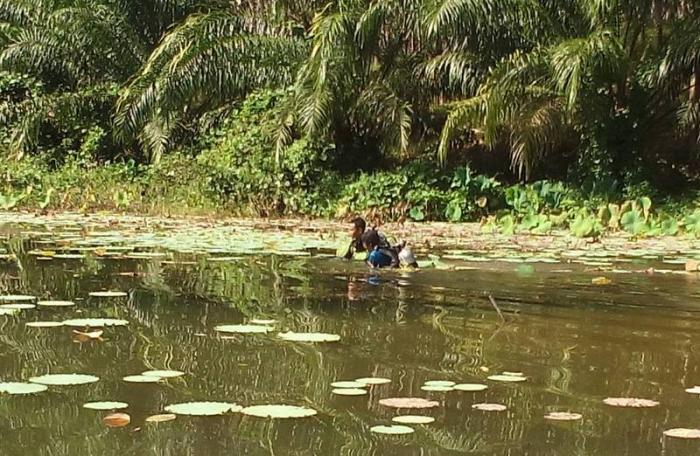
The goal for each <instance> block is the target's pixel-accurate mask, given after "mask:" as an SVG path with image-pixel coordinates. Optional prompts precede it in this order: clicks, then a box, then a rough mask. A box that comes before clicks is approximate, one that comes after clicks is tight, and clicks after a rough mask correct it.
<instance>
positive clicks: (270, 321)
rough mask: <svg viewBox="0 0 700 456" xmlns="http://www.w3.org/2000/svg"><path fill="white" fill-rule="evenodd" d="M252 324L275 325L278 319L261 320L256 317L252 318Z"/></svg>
mask: <svg viewBox="0 0 700 456" xmlns="http://www.w3.org/2000/svg"><path fill="white" fill-rule="evenodd" d="M249 323H250V324H251V325H263V326H269V325H274V324H275V323H277V320H261V319H258V318H254V319H252V320H250V322H249Z"/></svg>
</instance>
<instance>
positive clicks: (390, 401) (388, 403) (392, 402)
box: [379, 397, 440, 409]
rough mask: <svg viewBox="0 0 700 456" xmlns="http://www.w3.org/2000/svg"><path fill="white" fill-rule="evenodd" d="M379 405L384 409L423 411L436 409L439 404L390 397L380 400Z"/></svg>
mask: <svg viewBox="0 0 700 456" xmlns="http://www.w3.org/2000/svg"><path fill="white" fill-rule="evenodd" d="M379 404H381V405H383V406H385V407H393V408H408V409H424V408H432V407H437V406H439V405H440V403H439V402H437V401H429V400H427V399H423V398H421V397H392V398H387V399H380V401H379Z"/></svg>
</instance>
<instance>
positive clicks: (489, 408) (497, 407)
mask: <svg viewBox="0 0 700 456" xmlns="http://www.w3.org/2000/svg"><path fill="white" fill-rule="evenodd" d="M472 408H473V409H474V410H481V411H482V412H503V411H505V410H507V409H508V407H506V406H505V405H503V404H486V403H484V404H474V405H472Z"/></svg>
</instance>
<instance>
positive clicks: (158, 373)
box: [141, 370, 185, 378]
mask: <svg viewBox="0 0 700 456" xmlns="http://www.w3.org/2000/svg"><path fill="white" fill-rule="evenodd" d="M141 375H145V376H146V377H158V378H175V377H181V376H183V375H185V373H184V372H180V371H175V370H150V371H146V372H143V373H142V374H141Z"/></svg>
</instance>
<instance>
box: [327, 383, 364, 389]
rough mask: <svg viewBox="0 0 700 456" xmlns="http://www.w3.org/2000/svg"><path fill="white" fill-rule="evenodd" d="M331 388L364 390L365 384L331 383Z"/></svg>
mask: <svg viewBox="0 0 700 456" xmlns="http://www.w3.org/2000/svg"><path fill="white" fill-rule="evenodd" d="M331 386H332V387H333V388H364V387H365V386H367V384H366V383H361V382H333V383H331Z"/></svg>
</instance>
